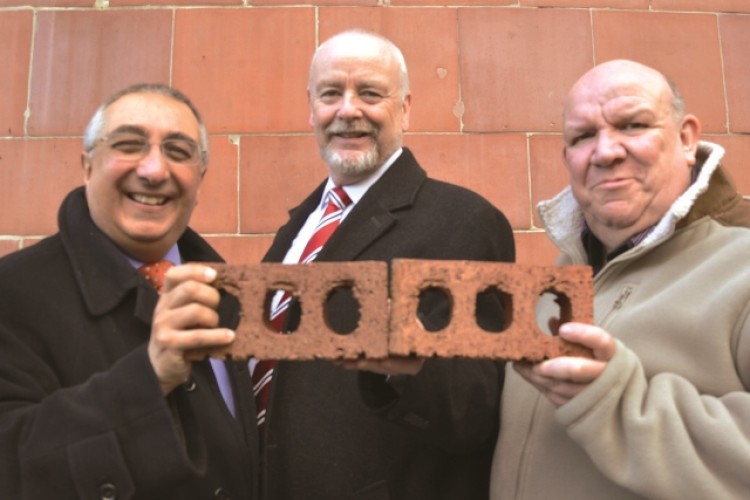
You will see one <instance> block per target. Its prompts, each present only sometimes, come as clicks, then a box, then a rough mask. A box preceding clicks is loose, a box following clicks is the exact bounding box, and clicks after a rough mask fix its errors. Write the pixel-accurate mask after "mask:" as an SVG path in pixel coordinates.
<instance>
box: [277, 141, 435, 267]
mask: <svg viewBox="0 0 750 500" xmlns="http://www.w3.org/2000/svg"><path fill="white" fill-rule="evenodd" d="M426 178H427V175H426V174H425V171H424V170H423V169H422V168H421V167H420V166H419V164H418V163H417V161H416V159H415V158H414V155H412V153H411V151H409V150H408V149H407V148H404V150H403V152H402V153H401V156H400V157H399V158H398V159H397V160H396V162H395V163H394V164H393V165H391V168H389V169H388V171H387V172H386V173H385V174H384V175H383V177H381V178H380V179H379V180H378V181H377V182H376V183H375V184H373V186H372V187H370V189H368V190H367V193H365V195H364V196H363V197H362V199H361V200H359V202H358V203H357V204H356V205H355V206H354V208H353V209H352V211H351V213H349V214H348V215H347V216H346V218H345V219H344V221H343V222H342V223H341V225H340V226H339V228H338V229H337V230H336V232H335V233H333V236H331V239H330V240H329V241H328V243H327V244H326V246H324V247H323V250H321V252H320V254H319V255H318V258H317V259H316V260H317V261H333V262H335V261H350V260H356V258H357V257H358V256H359V255H361V254H362V252H364V251H365V250H366V249H367V248H368V247H369V246H370V245H371V244H372V243H373V242H374V241H376V240H377V239H379V238H380V237H381V236H382V235H383V234H385V233H386V232H387V231H388V230H389V229H390V228H391V227H393V225H395V224H397V223H398V212H400V211H403V210H408V209H409V208H410V207H411V206H412V205H413V204H414V200H415V198H416V196H417V193H418V191H419V188H420V187H421V186H422V183H423V182H424V180H425V179H426ZM325 184H326V183H325V182H323V183H321V184H320V185H319V186H318V187H317V188H316V189H315V191H313V192H312V193H311V194H310V196H308V197H307V198H305V200H304V201H303V202H302V203H301V204H300V205H299V206H297V207H296V208H293V209H292V210H290V211H289V221H288V222H287V223H286V224H284V225H283V226H282V227H280V228H279V230H278V232H277V233H276V237H275V238H274V241H273V243H272V244H271V247H270V248H269V249H268V252H266V255H265V257H263V261H264V262H281V261H282V260H283V259H284V256H285V255H286V252H287V251H288V250H289V247H290V246H291V245H292V242H293V241H294V238H295V237H296V236H297V233H298V232H299V230H300V229H301V228H302V226H303V225H304V224H305V221H306V220H307V217H308V216H309V215H310V213H311V212H312V211H313V210H315V207H317V206H318V203H320V198H321V196H323V189H324V188H325Z"/></svg>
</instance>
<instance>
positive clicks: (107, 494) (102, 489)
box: [99, 483, 117, 500]
mask: <svg viewBox="0 0 750 500" xmlns="http://www.w3.org/2000/svg"><path fill="white" fill-rule="evenodd" d="M99 496H100V497H101V499H102V500H115V499H116V498H117V487H116V486H115V485H114V484H112V483H104V484H102V485H101V486H99Z"/></svg>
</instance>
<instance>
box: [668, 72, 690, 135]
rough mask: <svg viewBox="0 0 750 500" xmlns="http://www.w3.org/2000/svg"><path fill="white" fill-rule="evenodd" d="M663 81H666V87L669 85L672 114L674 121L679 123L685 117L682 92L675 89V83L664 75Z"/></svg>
mask: <svg viewBox="0 0 750 500" xmlns="http://www.w3.org/2000/svg"><path fill="white" fill-rule="evenodd" d="M664 79H665V80H666V81H667V85H669V88H670V90H671V91H672V113H673V114H674V119H675V121H676V122H677V123H679V122H680V121H682V119H683V118H684V117H685V99H683V97H682V92H680V89H679V88H677V84H676V83H675V82H673V81H672V80H671V79H670V78H668V77H667V76H666V75H664Z"/></svg>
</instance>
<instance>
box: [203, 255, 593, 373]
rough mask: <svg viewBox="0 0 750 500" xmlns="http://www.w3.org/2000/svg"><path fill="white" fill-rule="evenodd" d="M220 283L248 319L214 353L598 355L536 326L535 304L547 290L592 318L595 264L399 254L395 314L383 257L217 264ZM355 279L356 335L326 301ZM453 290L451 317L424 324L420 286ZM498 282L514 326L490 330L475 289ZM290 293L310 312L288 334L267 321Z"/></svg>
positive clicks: (576, 313) (567, 312)
mask: <svg viewBox="0 0 750 500" xmlns="http://www.w3.org/2000/svg"><path fill="white" fill-rule="evenodd" d="M214 267H215V268H216V269H217V270H218V271H219V277H218V278H217V286H218V287H220V288H223V289H225V290H227V291H229V292H230V293H232V294H234V295H236V296H237V298H238V300H239V301H240V303H241V304H242V319H241V321H240V324H239V326H238V328H237V339H236V340H235V342H234V343H233V344H232V346H231V347H230V348H228V349H226V350H222V351H220V352H217V351H215V352H213V353H212V354H213V355H218V356H222V355H231V357H233V358H235V359H242V358H247V357H250V356H256V357H259V358H265V359H292V360H303V359H353V358H359V357H367V358H372V359H379V358H384V357H386V356H388V355H399V356H409V355H417V356H422V357H431V356H439V357H467V358H493V359H510V360H521V359H524V360H531V361H541V360H543V359H546V358H553V357H557V356H567V355H571V356H590V353H589V352H588V351H587V350H586V349H584V348H582V347H580V346H576V345H573V344H569V343H567V342H565V341H564V340H562V339H561V338H559V337H556V336H550V335H545V334H544V333H542V332H541V331H540V330H539V328H538V327H537V324H536V319H535V316H534V309H535V306H536V303H537V300H538V298H539V297H540V296H541V295H542V294H543V293H545V292H552V293H554V294H555V295H557V296H558V297H559V298H560V299H562V300H561V301H560V302H561V304H562V305H561V311H560V313H561V320H562V321H563V322H565V321H580V322H587V323H591V322H592V321H593V301H592V297H593V292H592V277H591V269H590V268H589V267H586V266H568V267H556V266H521V265H518V264H508V263H494V262H470V261H429V260H410V259H397V260H394V261H393V262H392V263H391V271H392V276H391V286H390V297H391V300H390V316H389V307H388V266H387V264H386V263H384V262H341V263H330V262H326V263H312V264H306V265H298V266H291V265H284V264H267V263H266V264H256V265H242V266H240V265H214ZM341 286H351V287H352V289H353V291H354V295H355V297H356V298H357V300H358V301H359V304H360V321H359V324H358V325H357V328H356V329H355V330H354V331H353V332H351V333H349V334H344V335H342V334H338V333H335V332H334V331H332V330H331V328H330V327H329V325H328V324H327V323H326V320H325V317H324V312H323V310H324V308H323V304H324V303H325V301H326V298H327V297H328V295H329V293H330V292H331V291H332V290H333V289H335V288H337V287H341ZM430 287H437V288H440V289H443V290H445V291H446V293H447V295H449V297H450V299H451V301H452V315H451V320H450V323H449V324H448V325H447V326H446V327H445V328H443V329H442V330H440V331H437V332H431V331H427V330H426V329H424V328H423V327H422V326H421V324H420V323H419V321H418V319H417V306H418V303H419V296H420V294H421V293H422V292H423V291H424V290H425V289H427V288H430ZM493 287H494V288H496V289H497V290H499V291H500V292H501V293H502V294H503V295H505V296H507V297H508V300H507V301H506V304H505V305H506V306H507V310H506V318H507V319H508V320H509V321H506V323H507V327H506V329H505V330H503V331H502V332H499V333H497V332H487V331H484V330H483V329H481V328H480V327H479V326H478V325H477V322H476V319H475V308H476V306H475V304H476V297H477V295H478V294H479V293H481V292H483V291H485V290H487V289H489V288H493ZM277 290H284V291H287V292H290V293H292V294H293V295H294V296H295V297H297V298H298V299H299V301H300V304H301V308H302V316H301V321H300V324H299V327H298V328H297V329H296V330H295V331H294V332H292V333H289V334H280V333H278V332H276V331H275V330H274V328H273V327H272V326H271V325H270V323H269V322H268V320H267V319H266V315H265V313H264V311H266V310H267V307H266V301H267V299H268V296H269V295H270V294H272V293H273V292H274V291H277Z"/></svg>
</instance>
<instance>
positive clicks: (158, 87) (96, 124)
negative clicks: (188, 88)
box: [83, 83, 209, 168]
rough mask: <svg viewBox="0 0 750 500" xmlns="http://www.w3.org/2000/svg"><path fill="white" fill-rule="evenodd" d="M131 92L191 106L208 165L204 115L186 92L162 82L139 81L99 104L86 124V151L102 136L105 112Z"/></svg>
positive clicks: (204, 164) (200, 146) (84, 142)
mask: <svg viewBox="0 0 750 500" xmlns="http://www.w3.org/2000/svg"><path fill="white" fill-rule="evenodd" d="M130 94H161V95H164V96H167V97H171V98H172V99H174V100H175V101H178V102H181V103H183V104H185V105H186V106H187V107H188V108H190V111H191V112H192V113H193V116H195V119H196V120H198V131H199V132H198V133H199V142H200V143H199V148H200V155H201V164H202V165H203V167H204V168H205V167H206V166H207V165H208V158H209V153H208V131H207V130H206V124H205V122H204V121H203V117H202V116H201V114H200V112H199V111H198V108H196V107H195V105H194V104H193V102H192V101H191V100H190V99H189V98H188V97H187V96H186V95H185V94H183V93H182V92H180V91H179V90H177V89H175V88H173V87H170V86H169V85H164V84H161V83H138V84H135V85H131V86H129V87H126V88H124V89H122V90H120V91H119V92H117V93H115V94H113V95H111V96H110V97H108V98H107V99H106V100H105V101H104V102H103V103H102V105H101V106H99V109H97V110H96V112H95V113H94V116H92V117H91V120H90V121H89V123H88V125H86V130H85V131H84V133H83V150H84V151H86V153H91V152H92V151H93V150H94V148H95V147H96V143H97V141H98V140H99V138H100V136H101V133H102V130H104V125H105V123H104V112H105V111H106V110H107V108H108V107H109V106H110V105H112V104H113V103H114V102H116V101H118V100H119V99H120V98H122V97H125V96H126V95H130Z"/></svg>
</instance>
